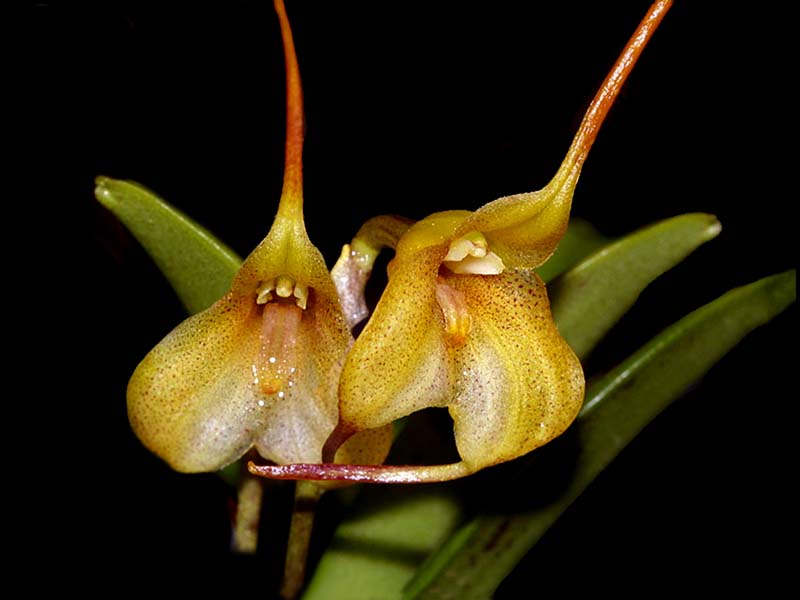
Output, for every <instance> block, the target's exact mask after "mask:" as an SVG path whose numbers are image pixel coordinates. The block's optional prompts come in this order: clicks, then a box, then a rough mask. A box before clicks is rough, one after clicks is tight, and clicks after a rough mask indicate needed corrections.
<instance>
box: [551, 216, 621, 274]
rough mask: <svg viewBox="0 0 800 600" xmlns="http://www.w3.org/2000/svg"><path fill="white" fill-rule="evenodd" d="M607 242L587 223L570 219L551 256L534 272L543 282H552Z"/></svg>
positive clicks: (606, 239) (605, 238)
mask: <svg viewBox="0 0 800 600" xmlns="http://www.w3.org/2000/svg"><path fill="white" fill-rule="evenodd" d="M609 241H610V240H609V238H607V237H605V236H604V235H603V234H602V233H600V232H599V231H597V229H595V228H594V225H592V224H591V223H589V222H588V221H584V220H583V219H570V221H569V226H568V227H567V232H566V233H565V234H564V237H563V238H561V242H559V244H558V248H556V251H555V252H554V253H553V256H551V257H550V258H548V259H547V262H546V263H544V264H543V265H542V266H541V267H539V268H538V269H536V272H537V273H538V274H539V277H541V278H542V279H544V280H545V281H552V280H553V279H555V278H556V277H557V276H559V275H561V274H562V273H564V272H565V271H567V270H568V269H571V268H572V267H574V266H575V265H577V264H578V263H579V262H580V261H581V260H583V259H584V258H586V257H587V256H589V255H590V254H591V253H592V252H594V251H595V250H597V249H598V248H602V247H603V246H605V245H606V244H608V243H609Z"/></svg>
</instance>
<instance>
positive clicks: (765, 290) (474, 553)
mask: <svg viewBox="0 0 800 600" xmlns="http://www.w3.org/2000/svg"><path fill="white" fill-rule="evenodd" d="M796 285H797V274H796V271H795V270H791V271H787V272H785V273H781V274H779V275H775V276H772V277H767V278H764V279H761V280H759V281H757V282H755V283H752V284H750V285H747V286H744V287H741V288H737V289H735V290H732V291H730V292H728V293H726V294H725V295H723V296H721V297H720V298H718V299H717V300H715V301H713V302H711V303H710V304H707V305H705V306H704V307H702V308H700V309H698V310H696V311H695V312H693V313H691V314H689V315H688V316H686V317H684V318H683V319H682V320H680V321H679V322H677V323H675V324H674V325H672V326H670V327H669V328H667V329H666V330H665V331H664V332H662V333H661V334H659V335H658V336H656V337H655V338H654V339H653V340H651V341H650V342H649V343H647V344H646V345H645V346H644V347H642V348H641V349H640V350H638V351H637V352H636V353H634V354H633V355H632V356H631V357H629V358H628V359H627V360H626V361H625V362H623V363H622V364H620V365H619V366H618V367H617V368H615V369H614V370H613V371H611V372H610V373H608V374H607V375H605V376H603V377H602V378H601V379H599V380H598V381H596V382H595V383H593V384H592V385H591V386H590V387H589V388H588V389H587V393H586V402H585V405H584V407H583V410H582V411H581V413H580V415H579V417H578V420H577V421H576V423H575V425H574V426H573V427H572V428H571V429H570V431H569V437H571V440H572V441H573V444H574V447H576V448H577V456H576V457H575V459H574V463H573V465H574V466H573V472H572V474H571V478H570V479H569V481H568V482H567V483H566V484H565V485H564V486H563V487H562V488H560V490H558V493H557V494H554V496H552V497H549V499H548V500H547V501H546V502H544V503H542V504H540V505H538V506H537V507H536V508H535V509H533V510H529V511H527V512H525V511H522V512H517V513H515V514H510V515H509V514H506V515H502V516H501V515H492V514H485V515H482V516H479V517H477V518H475V519H473V520H471V521H470V522H469V523H467V524H466V525H465V526H463V527H462V528H461V529H460V530H459V531H458V532H456V534H455V535H454V536H453V537H452V538H451V539H450V540H449V541H448V543H447V544H445V546H444V547H443V548H442V549H440V550H439V551H438V552H437V553H436V554H435V555H433V556H432V557H431V558H430V559H429V560H428V562H427V563H426V565H424V566H423V568H421V569H420V572H419V573H418V574H417V576H416V577H415V579H414V580H413V581H412V582H411V583H410V584H409V586H408V587H407V589H406V596H405V597H407V598H431V599H443V598H459V599H471V598H488V597H490V596H491V594H492V593H493V592H494V590H495V589H496V588H497V586H498V585H499V584H500V583H501V582H502V580H503V579H504V578H505V577H506V576H507V575H508V574H509V573H510V572H511V570H512V569H513V568H514V566H515V565H516V564H517V562H518V561H519V560H520V559H521V558H522V557H523V556H524V555H525V553H526V552H527V551H528V550H529V549H530V548H531V547H532V546H533V545H534V544H535V543H536V542H537V541H538V540H539V539H540V538H541V537H542V535H543V534H544V533H545V532H546V531H547V529H548V528H549V527H550V526H551V525H552V524H553V523H554V522H555V521H556V519H557V518H558V517H559V516H560V515H561V513H562V512H563V511H564V510H565V509H566V508H567V507H568V506H569V505H570V504H571V503H572V502H573V501H574V500H575V499H576V498H577V497H578V496H579V495H580V494H581V492H582V491H583V490H584V489H585V488H586V487H587V486H588V485H589V484H590V483H591V482H592V481H593V480H594V478H595V477H596V476H597V475H598V474H599V473H600V472H601V471H602V470H603V469H604V468H605V467H606V466H607V465H608V464H609V463H610V462H611V461H612V460H613V459H614V457H616V456H617V454H618V453H619V452H620V451H621V450H622V448H624V447H625V446H626V445H627V444H628V443H629V442H630V441H631V440H632V439H633V438H634V437H635V436H636V435H637V434H638V433H639V431H641V430H642V428H643V427H644V426H645V425H647V424H648V423H649V422H650V421H651V420H652V419H653V418H655V417H656V415H658V413H660V412H661V411H662V410H663V409H664V408H665V407H666V406H668V405H669V404H670V403H671V402H672V401H673V400H675V399H676V398H678V397H679V396H681V395H682V394H683V392H684V391H685V390H686V389H687V388H688V387H689V386H691V385H692V384H693V383H694V382H696V381H697V380H698V379H699V378H700V377H702V376H703V375H704V374H705V373H706V372H707V371H708V370H709V369H710V368H711V367H712V366H713V365H714V364H715V363H716V362H717V361H718V360H719V359H720V358H721V357H722V356H723V355H724V354H725V353H727V352H728V351H729V350H730V349H732V348H733V347H734V346H736V345H737V344H738V343H739V342H740V341H741V339H742V338H743V337H744V336H745V335H747V334H748V333H749V332H750V331H752V330H753V329H755V328H756V327H758V326H760V325H763V324H764V323H766V322H768V321H769V320H770V319H772V318H773V317H775V316H776V315H778V314H779V313H780V312H781V311H783V310H784V309H785V308H786V307H787V306H789V305H790V304H791V303H793V302H794V301H795V297H796ZM551 456H552V455H551ZM526 458H527V457H526ZM544 463H546V461H542V460H540V461H538V462H537V461H536V460H531V465H530V468H529V469H527V471H526V472H525V474H524V476H525V479H526V480H527V481H530V480H531V479H535V478H536V477H537V473H539V472H540V471H538V469H542V468H546V464H544ZM511 494H512V492H510V491H509V492H508V494H503V496H504V497H511Z"/></svg>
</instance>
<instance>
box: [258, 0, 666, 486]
mask: <svg viewBox="0 0 800 600" xmlns="http://www.w3.org/2000/svg"><path fill="white" fill-rule="evenodd" d="M668 7H669V2H668V1H661V2H656V3H655V4H654V6H653V7H652V8H651V10H650V12H649V13H648V14H647V16H646V17H645V18H644V20H643V21H642V23H641V25H640V26H639V28H638V29H637V31H636V32H635V34H634V35H633V37H632V38H631V40H630V42H629V43H628V45H627V46H626V48H625V50H624V51H623V53H622V55H621V56H620V58H619V59H618V61H617V63H616V64H615V66H614V68H613V69H612V71H611V73H610V74H609V75H608V77H607V78H606V81H605V82H604V84H603V86H602V87H601V89H600V90H599V91H598V93H597V95H596V97H595V99H594V101H593V103H592V105H591V106H590V108H589V110H588V111H587V114H586V116H585V117H584V120H583V122H582V124H581V127H580V129H579V131H578V133H577V134H576V136H575V139H574V140H573V143H572V145H571V147H570V149H569V151H568V153H567V156H566V157H565V159H564V161H563V163H562V164H561V167H560V168H559V170H558V172H557V173H556V175H555V177H554V178H553V179H552V181H551V182H550V183H549V184H548V185H547V186H545V187H544V188H543V189H542V190H540V191H538V192H532V193H525V194H519V195H515V196H509V197H505V198H500V199H498V200H495V201H493V202H489V203H488V204H486V205H484V206H482V207H481V208H479V209H478V210H477V211H475V212H468V211H449V212H442V213H436V214H433V215H431V216H429V217H427V218H425V219H423V220H421V221H419V222H417V223H415V224H413V225H411V226H409V225H408V224H407V223H405V222H402V221H396V220H392V219H391V218H388V217H382V218H378V219H376V220H373V221H371V222H368V223H367V224H366V225H365V226H364V227H363V228H362V230H361V232H360V233H359V235H357V236H356V239H355V240H354V242H353V244H352V245H351V246H348V247H346V248H345V251H344V252H343V253H342V257H341V258H340V261H339V263H338V264H337V265H336V267H335V268H334V277H335V279H336V280H337V282H339V283H340V285H341V286H343V287H344V288H345V289H348V288H349V289H350V291H349V293H347V292H346V293H344V295H343V297H344V298H345V301H344V304H345V306H346V307H350V310H349V311H348V315H349V314H351V312H352V314H353V315H354V316H357V315H360V314H361V313H362V312H363V311H362V310H361V306H360V303H359V302H358V301H357V298H358V291H357V289H358V288H361V289H363V282H364V281H365V279H366V276H367V275H368V273H369V270H370V268H371V265H372V261H373V260H374V256H375V254H376V253H377V252H378V250H379V249H380V247H381V246H390V247H393V248H394V249H395V257H394V259H393V260H392V262H391V263H390V267H389V281H388V284H387V287H386V289H385V290H384V292H383V295H382V296H381V298H380V300H379V302H378V304H377V306H376V308H375V311H374V313H373V314H372V316H371V317H370V320H369V321H368V323H367V324H366V326H365V328H364V330H363V332H362V333H361V335H360V336H359V338H358V339H357V340H356V342H355V344H354V346H353V348H352V349H351V351H350V352H349V354H348V356H347V360H346V363H345V366H344V370H343V371H342V375H341V381H340V385H339V410H340V416H339V423H338V425H337V428H336V430H335V431H334V433H333V435H332V436H331V438H330V439H329V440H328V443H327V444H326V449H325V452H324V456H323V460H326V461H331V460H332V458H333V456H334V453H335V451H336V450H337V448H339V446H340V445H341V444H342V443H343V442H344V441H345V440H347V439H349V438H350V436H352V435H353V434H355V433H357V432H361V431H365V430H368V429H372V428H377V427H382V426H385V425H386V424H387V423H391V422H392V421H393V420H395V419H397V418H400V417H403V416H405V415H408V414H410V413H412V412H415V411H418V410H420V409H423V408H427V407H447V408H448V410H449V412H450V415H451V416H452V418H453V423H454V433H455V441H456V446H457V449H458V452H459V455H460V457H461V460H460V461H459V462H456V463H453V464H447V465H433V466H374V465H357V464H350V465H342V464H322V465H320V464H316V465H311V464H309V465H288V466H278V467H274V466H255V465H251V466H250V470H251V472H253V473H255V474H260V475H264V476H267V477H278V478H307V479H333V480H340V479H344V480H354V481H372V482H386V483H409V482H424V481H442V480H447V479H453V478H457V477H462V476H464V475H468V474H470V473H473V472H475V471H477V470H479V469H482V468H484V467H487V466H490V465H494V464H497V463H500V462H504V461H508V460H511V459H513V458H516V457H518V456H521V455H523V454H526V453H528V452H530V451H531V450H533V449H535V448H537V447H539V446H541V445H543V444H545V443H547V442H548V441H549V440H551V439H553V438H554V437H556V436H558V435H559V434H561V433H562V432H563V431H564V430H565V429H566V428H567V427H568V426H569V425H570V423H571V422H572V421H573V420H574V418H575V417H576V416H577V414H578V411H579V410H580V407H581V404H582V401H583V392H584V378H583V372H582V369H581V365H580V363H579V361H578V359H577V357H576V356H575V354H574V353H573V352H572V350H571V349H570V348H569V346H568V345H567V343H566V342H565V340H564V339H563V338H562V337H561V335H560V334H559V332H558V330H557V328H556V326H555V324H554V322H553V318H552V314H551V312H550V306H549V301H548V298H547V293H546V290H545V286H544V283H543V282H542V280H541V279H540V278H539V277H538V275H536V273H535V271H534V269H535V268H536V267H538V266H539V265H541V264H542V263H543V262H544V261H546V260H547V259H548V258H549V256H550V255H551V254H552V253H553V251H554V250H555V248H556V246H557V245H558V242H559V241H560V240H561V238H562V236H563V234H564V231H565V230H566V226H567V221H568V219H569V212H570V208H571V202H572V196H573V192H574V189H575V186H576V184H577V181H578V177H579V175H580V171H581V168H582V166H583V163H584V161H585V159H586V156H587V154H588V152H589V149H590V147H591V145H592V143H593V142H594V139H595V137H596V135H597V131H598V129H599V127H600V125H601V123H602V121H603V119H604V117H605V115H606V114H607V112H608V109H609V108H610V106H611V104H612V103H613V101H614V98H615V97H616V95H617V94H618V92H619V89H620V87H621V86H622V83H623V82H624V80H625V78H626V76H627V75H628V73H629V72H630V71H631V69H632V67H633V65H634V63H635V61H636V58H637V57H638V56H639V54H640V52H641V51H642V49H643V47H644V45H645V44H646V42H647V40H648V39H649V38H650V36H651V35H652V33H653V31H654V30H655V28H656V27H657V25H658V23H659V22H660V20H661V18H662V17H663V15H664V13H665V12H666V10H667V9H668Z"/></svg>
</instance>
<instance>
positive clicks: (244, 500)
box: [232, 468, 264, 554]
mask: <svg viewBox="0 0 800 600" xmlns="http://www.w3.org/2000/svg"><path fill="white" fill-rule="evenodd" d="M263 498H264V480H263V479H260V478H259V477H253V476H252V475H250V473H248V472H247V471H246V468H245V472H244V473H242V479H241V481H240V482H239V486H238V490H237V502H236V517H235V521H234V524H233V542H232V545H233V551H234V552H239V553H241V554H255V552H256V548H257V547H258V523H259V520H260V518H261V504H262V501H263Z"/></svg>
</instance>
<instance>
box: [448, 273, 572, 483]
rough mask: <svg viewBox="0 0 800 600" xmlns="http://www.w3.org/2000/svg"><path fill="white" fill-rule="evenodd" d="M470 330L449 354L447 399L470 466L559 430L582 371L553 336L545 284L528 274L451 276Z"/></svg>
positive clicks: (505, 456)
mask: <svg viewBox="0 0 800 600" xmlns="http://www.w3.org/2000/svg"><path fill="white" fill-rule="evenodd" d="M446 283H447V285H449V286H451V287H452V288H453V289H454V290H456V291H458V292H461V293H462V294H463V295H464V298H465V300H466V304H467V310H468V312H469V314H470V315H471V317H472V330H471V331H470V334H469V336H468V337H467V341H466V343H465V345H464V346H463V347H462V348H459V349H458V350H456V351H455V352H454V358H455V362H456V364H457V380H456V383H455V388H454V389H455V397H454V398H453V400H452V402H451V403H450V404H449V409H450V414H451V416H452V417H453V422H454V424H455V438H456V446H457V448H458V452H459V454H460V455H461V458H462V459H463V460H464V462H466V463H467V464H468V465H469V466H470V467H471V468H472V469H473V470H477V469H479V468H483V467H485V466H488V465H491V464H495V463H498V462H503V461H507V460H511V459H513V458H516V457H517V456H520V455H522V454H526V453H528V452H530V451H531V450H533V449H535V448H537V447H539V446H541V445H543V444H545V443H547V442H548V441H550V440H551V439H553V438H555V437H556V436H558V435H560V434H561V433H562V432H563V431H564V430H565V429H566V428H567V426H568V425H569V424H570V423H571V422H572V421H573V419H574V418H575V416H576V415H577V414H578V411H579V410H580V407H581V403H582V401H583V383H584V382H583V371H582V369H581V365H580V363H579V361H578V359H577V358H576V356H575V354H574V353H573V352H572V350H571V349H570V347H569V346H568V345H567V343H566V342H565V341H564V339H563V338H562V337H561V336H560V335H559V334H558V331H557V330H556V327H555V324H554V322H553V318H552V315H551V313H550V304H549V302H548V300H547V294H546V292H545V287H544V284H543V283H542V281H541V279H539V277H538V276H537V275H535V274H534V273H533V272H532V271H506V272H505V273H503V274H502V275H498V276H489V277H470V276H458V275H451V276H449V277H447V279H446Z"/></svg>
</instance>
